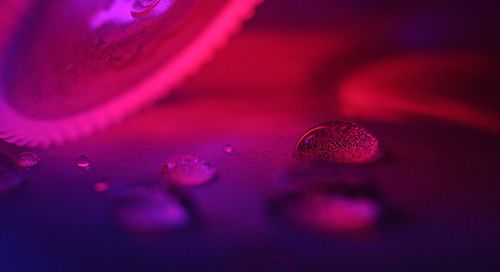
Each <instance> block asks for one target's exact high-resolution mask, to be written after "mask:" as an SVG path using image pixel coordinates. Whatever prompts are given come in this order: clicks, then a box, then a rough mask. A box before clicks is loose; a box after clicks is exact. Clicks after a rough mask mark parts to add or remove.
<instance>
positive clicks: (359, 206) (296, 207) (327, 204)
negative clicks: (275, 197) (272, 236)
mask: <svg viewBox="0 0 500 272" xmlns="http://www.w3.org/2000/svg"><path fill="white" fill-rule="evenodd" d="M278 212H279V214H280V215H281V216H284V217H285V218H286V219H287V220H289V221H291V222H292V223H294V224H296V225H297V226H299V227H301V228H304V229H306V230H311V231H315V232H323V233H344V232H358V231H364V230H370V229H372V228H374V227H375V226H377V224H378V223H379V222H380V219H381V215H382V207H381V205H380V203H379V202H378V201H376V200H375V199H374V198H370V197H367V196H353V195H348V194H341V193H331V192H315V193H307V194H299V195H295V196H293V197H291V198H288V199H287V200H286V201H285V202H283V203H282V204H281V206H279V210H278Z"/></svg>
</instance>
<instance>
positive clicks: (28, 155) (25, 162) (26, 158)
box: [17, 152, 40, 168]
mask: <svg viewBox="0 0 500 272" xmlns="http://www.w3.org/2000/svg"><path fill="white" fill-rule="evenodd" d="M39 162H40V158H39V157H38V155H37V154H36V153H33V152H22V153H21V154H19V156H18V158H17V166H19V167H21V168H30V167H33V166H35V165H37V164H38V163H39Z"/></svg>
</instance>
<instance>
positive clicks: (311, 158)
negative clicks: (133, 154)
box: [0, 1, 386, 233]
mask: <svg viewBox="0 0 500 272" xmlns="http://www.w3.org/2000/svg"><path fill="white" fill-rule="evenodd" d="M140 2H141V3H142V4H147V3H150V4H152V5H153V4H154V3H155V2H157V1H140ZM146 2H147V3H146ZM222 152H223V153H224V154H226V155H232V154H233V153H234V148H233V146H232V145H231V144H225V145H223V146H222ZM294 155H295V157H296V158H297V159H298V160H299V161H301V162H313V164H302V165H300V166H298V167H295V169H294V170H293V171H287V172H285V174H282V175H278V177H277V178H276V179H275V182H274V183H273V184H272V187H273V196H272V200H271V208H272V211H273V213H274V214H275V215H277V216H278V217H280V218H283V219H285V220H286V221H288V222H292V223H293V224H295V225H297V226H299V227H301V228H304V229H306V230H311V231H317V232H326V233H339V232H353V231H360V230H367V229H371V228H374V227H376V226H377V225H378V224H379V223H380V221H381V218H382V217H383V216H384V215H385V212H386V210H385V206H384V205H383V204H382V201H381V198H380V196H379V195H378V193H374V192H375V191H376V190H374V186H373V183H370V182H367V181H366V180H367V179H366V178H365V177H362V176H359V175H356V174H352V173H351V172H353V171H352V168H348V170H345V169H343V168H339V167H344V166H345V165H346V164H347V165H353V166H357V165H361V164H368V163H372V162H374V161H376V160H377V159H379V158H380V157H381V155H382V152H381V149H380V147H379V143H378V140H377V138H376V137H375V136H374V135H373V134H372V133H371V132H370V131H368V130H367V129H366V128H364V127H362V126H360V125H358V124H355V123H352V122H346V121H334V122H327V123H322V124H320V125H318V126H315V127H313V128H311V129H310V130H308V131H307V132H306V133H305V134H304V135H303V136H302V137H301V138H300V140H299V141H298V143H297V145H296V148H295V151H294ZM39 162H40V158H39V157H38V155H37V154H36V153H34V152H22V153H20V154H19V155H18V157H17V160H16V161H15V165H17V167H18V168H21V169H28V168H32V167H34V166H36V165H37V164H39ZM75 165H76V167H77V168H78V169H80V170H89V169H90V168H91V167H92V163H91V161H90V159H89V158H88V157H87V156H86V155H80V156H78V157H77V158H76V159H75ZM342 169H343V170H342ZM350 171H351V172H350ZM216 176H217V170H216V168H215V167H213V166H211V165H210V164H209V163H207V162H206V161H204V160H203V159H200V158H198V157H196V156H193V155H176V156H173V157H171V158H169V159H168V160H167V161H166V162H165V163H164V164H163V166H162V178H161V179H160V180H159V181H158V182H157V183H156V185H155V186H135V187H133V188H130V189H127V190H124V191H122V192H120V193H119V194H118V197H116V201H115V206H114V208H115V209H114V211H115V213H114V215H115V219H116V222H117V223H118V225H119V226H120V227H121V228H123V229H125V230H127V231H131V232H137V233H158V232H169V231H173V230H179V229H182V228H184V227H186V226H188V225H189V224H190V223H191V222H192V221H193V218H192V213H191V212H190V210H189V209H188V208H187V207H186V205H185V201H183V200H181V198H180V197H179V196H178V195H177V194H174V193H172V191H171V190H172V188H174V189H175V190H177V192H178V191H179V190H181V191H182V190H183V189H182V188H187V187H191V186H200V185H205V184H208V183H210V182H212V181H213V180H214V179H215V178H216ZM23 183H24V182H23V179H22V177H21V176H20V175H18V174H17V173H16V172H15V171H8V170H6V168H5V167H3V168H1V167H0V194H1V193H6V192H9V191H12V190H14V189H15V188H18V187H20V186H21V185H22V184H23ZM93 189H94V191H95V192H107V191H109V190H110V189H111V185H110V184H109V183H108V182H97V183H95V184H94V186H93Z"/></svg>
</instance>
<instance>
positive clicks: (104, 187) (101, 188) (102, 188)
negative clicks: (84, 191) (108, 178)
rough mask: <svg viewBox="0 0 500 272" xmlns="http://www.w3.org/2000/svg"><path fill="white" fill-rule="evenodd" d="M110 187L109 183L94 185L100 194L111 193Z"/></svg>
mask: <svg viewBox="0 0 500 272" xmlns="http://www.w3.org/2000/svg"><path fill="white" fill-rule="evenodd" d="M109 188H110V185H109V183H107V182H98V183H96V184H94V191H96V192H98V193H102V192H107V191H109Z"/></svg>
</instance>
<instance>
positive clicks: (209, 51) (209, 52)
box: [0, 0, 263, 147]
mask: <svg viewBox="0 0 500 272" xmlns="http://www.w3.org/2000/svg"><path fill="white" fill-rule="evenodd" d="M261 2H263V0H231V1H230V2H229V3H227V5H226V6H225V7H224V8H223V10H222V11H221V12H220V15H219V16H218V17H217V18H215V19H214V20H213V21H212V22H211V24H210V25H209V26H208V27H207V28H206V29H205V30H204V32H203V33H201V35H199V36H198V37H197V38H196V39H194V40H193V41H192V42H191V43H190V44H189V45H188V46H186V47H185V48H184V49H183V50H182V51H181V52H180V53H179V54H178V55H176V56H175V57H174V58H173V59H172V60H171V61H170V62H168V63H166V64H165V65H164V66H163V67H162V68H161V69H159V70H158V71H156V72H155V73H154V74H153V75H151V76H150V77H148V78H145V79H144V80H143V81H142V82H141V83H139V84H138V85H137V86H135V87H134V88H132V89H130V90H128V91H127V92H125V93H124V94H121V95H119V96H117V97H116V98H114V99H112V100H111V101H109V102H106V103H103V104H101V105H99V106H97V107H95V108H94V109H92V110H89V111H86V112H83V113H79V114H75V115H72V116H68V117H65V118H60V119H57V120H38V119H33V118H29V117H26V116H24V115H22V114H20V113H19V112H17V111H16V110H15V109H14V108H13V107H12V106H10V105H9V103H8V102H7V101H6V98H5V97H4V92H3V91H2V90H1V89H0V138H1V139H3V140H5V141H7V142H9V143H13V144H16V145H21V146H29V147H48V146H50V145H53V144H63V143H64V142H66V141H68V140H75V139H78V138H81V137H84V136H87V135H90V134H92V133H94V132H95V131H97V130H102V129H105V128H107V127H109V126H110V125H111V124H113V123H117V122H120V121H122V120H123V119H124V118H126V117H127V116H130V115H131V114H133V113H135V112H137V111H138V110H140V109H141V108H143V107H145V106H146V105H149V104H151V103H153V102H154V101H156V100H158V99H160V98H162V97H165V96H167V95H168V94H169V93H170V91H171V90H172V89H173V88H174V87H176V86H178V85H180V84H181V83H182V82H183V80H184V79H185V78H186V77H187V76H189V75H191V74H194V73H195V72H196V71H197V69H198V68H199V67H200V66H201V65H202V64H203V63H205V62H207V61H208V60H210V58H211V57H213V54H214V52H215V51H216V50H217V49H219V48H221V47H223V46H224V45H225V44H226V43H227V42H228V39H229V37H230V36H231V35H233V34H236V33H237V32H239V30H240V29H241V26H242V24H243V22H244V21H245V20H247V19H249V18H250V17H251V16H252V15H253V13H254V9H255V7H256V6H257V5H258V4H260V3H261ZM172 71H175V73H173V72H172ZM0 88H1V86H0Z"/></svg>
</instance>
